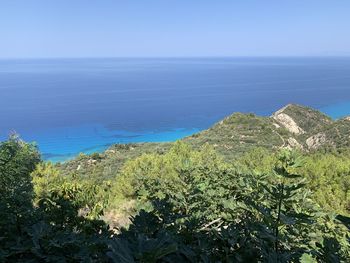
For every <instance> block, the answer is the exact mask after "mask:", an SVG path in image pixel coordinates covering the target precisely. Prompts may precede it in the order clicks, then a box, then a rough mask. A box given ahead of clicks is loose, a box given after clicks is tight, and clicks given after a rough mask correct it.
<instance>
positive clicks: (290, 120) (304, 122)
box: [58, 104, 350, 178]
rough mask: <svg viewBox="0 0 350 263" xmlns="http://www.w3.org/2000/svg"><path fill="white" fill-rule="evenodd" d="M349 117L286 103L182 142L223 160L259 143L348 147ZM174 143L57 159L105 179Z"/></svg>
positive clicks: (236, 117)
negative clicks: (208, 150)
mask: <svg viewBox="0 0 350 263" xmlns="http://www.w3.org/2000/svg"><path fill="white" fill-rule="evenodd" d="M349 134H350V118H349V117H346V118H342V119H339V120H332V119H331V118H330V117H329V116H327V115H325V114H323V113H321V112H320V111H318V110H315V109H312V108H309V107H305V106H301V105H297V104H288V105H286V106H285V107H283V108H281V109H280V110H277V111H276V112H275V113H274V114H272V115H271V116H268V117H263V116H257V115H255V114H252V113H248V114H243V113H233V114H232V115H230V116H228V117H226V118H224V119H223V120H221V121H219V122H218V123H216V124H215V125H213V126H212V127H211V128H209V129H207V130H204V131H202V132H199V133H196V134H194V135H192V136H189V137H186V138H183V139H182V141H184V142H186V143H188V144H189V145H191V146H192V147H194V148H199V147H200V146H202V145H204V144H210V145H212V146H213V147H214V148H215V149H216V151H217V152H218V153H220V154H221V155H222V156H223V157H224V158H225V159H226V160H232V159H234V158H236V157H239V156H240V155H242V154H243V153H245V152H247V151H249V150H251V149H253V148H256V147H262V148H265V149H268V150H271V151H275V150H278V149H281V148H290V149H298V150H301V151H306V152H310V151H318V150H334V149H338V150H339V149H342V148H344V147H348V146H350V136H349ZM171 145H172V143H137V144H116V145H113V146H111V147H110V148H109V149H108V150H106V151H105V152H103V153H99V154H98V153H95V154H92V155H85V154H81V155H79V156H78V157H76V158H75V159H73V160H71V161H68V162H66V163H63V164H58V166H59V167H60V169H61V170H62V171H64V172H72V171H74V172H76V173H80V174H84V175H86V174H87V173H88V174H95V175H98V177H104V178H107V177H109V176H110V175H111V174H115V173H116V172H118V171H119V169H120V168H121V166H122V165H123V164H124V163H125V161H127V160H129V159H133V158H135V157H138V156H140V155H142V154H144V153H152V152H153V153H164V152H166V151H167V150H168V149H169V148H170V147H171Z"/></svg>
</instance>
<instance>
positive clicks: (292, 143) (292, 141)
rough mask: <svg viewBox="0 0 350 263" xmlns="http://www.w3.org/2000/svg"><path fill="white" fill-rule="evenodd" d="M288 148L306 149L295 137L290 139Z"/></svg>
mask: <svg viewBox="0 0 350 263" xmlns="http://www.w3.org/2000/svg"><path fill="white" fill-rule="evenodd" d="M287 148H290V149H299V150H302V149H303V148H304V147H303V146H302V145H301V144H300V143H299V142H298V141H297V140H296V139H295V138H293V137H289V138H288V140H287Z"/></svg>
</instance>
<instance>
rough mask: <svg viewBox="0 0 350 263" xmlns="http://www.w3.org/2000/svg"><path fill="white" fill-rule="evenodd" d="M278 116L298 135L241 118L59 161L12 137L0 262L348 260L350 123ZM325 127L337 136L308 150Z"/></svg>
mask: <svg viewBox="0 0 350 263" xmlns="http://www.w3.org/2000/svg"><path fill="white" fill-rule="evenodd" d="M282 113H284V114H288V116H290V117H292V118H293V121H294V122H295V123H296V124H297V125H298V127H300V128H301V129H302V130H303V132H302V133H299V134H297V133H295V132H292V131H291V130H290V126H288V125H287V126H286V127H282V126H283V123H281V119H278V120H279V121H277V120H276V118H263V117H257V116H255V115H252V114H249V115H244V114H234V115H232V116H230V117H228V118H226V119H225V120H223V121H222V122H220V123H218V124H217V125H215V126H214V127H212V128H211V129H209V130H207V131H203V132H201V133H199V134H197V135H194V136H191V137H189V138H185V139H184V140H182V141H178V142H176V143H164V144H163V143H150V144H148V143H144V144H129V145H115V146H113V147H111V148H110V149H109V150H107V151H106V152H105V153H100V154H97V153H96V154H92V155H83V154H82V155H80V156H78V157H77V158H76V159H75V160H73V161H70V162H67V163H63V164H51V163H46V162H43V161H41V160H40V155H39V153H38V151H37V149H36V148H35V146H33V145H31V144H27V143H25V142H23V141H21V140H20V139H19V138H17V137H11V138H10V139H9V140H8V141H5V142H2V143H1V144H0V187H1V188H0V189H2V191H0V198H1V199H0V262H123V263H124V262H125V263H129V262H305V263H306V262H349V261H350V244H349V241H350V232H349V227H350V218H349V216H350V192H349V189H350V183H349V182H348V181H349V176H350V151H349V150H348V149H346V145H347V144H346V143H345V142H344V143H343V142H340V141H341V140H343V139H342V138H345V137H346V136H348V135H347V134H346V135H345V134H342V133H343V132H346V131H347V127H348V126H347V122H348V121H347V120H345V119H344V120H341V121H337V122H333V121H331V120H329V119H328V118H327V117H326V116H324V115H322V116H323V117H320V118H321V119H320V120H321V121H320V123H317V116H319V113H318V112H316V111H313V110H312V109H308V108H305V110H304V108H302V107H300V106H294V105H291V106H288V107H287V108H285V109H283V110H282ZM303 113H305V116H308V117H307V118H304V119H302V116H303ZM293 114H296V115H293ZM298 116H299V117H298ZM300 116H301V117H300ZM297 117H298V118H299V119H297ZM349 123H350V122H349ZM335 127H336V128H335ZM327 129H329V130H331V131H332V132H334V129H337V131H338V133H337V134H333V135H332V137H331V136H330V135H327V134H328V133H329V132H330V131H329V130H327ZM320 132H322V133H324V134H326V139H327V140H328V138H331V139H329V140H331V141H324V140H323V139H322V140H314V141H313V143H314V144H312V145H313V146H314V145H315V143H316V144H317V145H318V147H313V148H312V149H311V148H307V147H308V146H307V145H308V144H307V142H306V140H307V139H308V138H310V136H314V135H315V134H318V133H320ZM290 138H294V139H295V140H297V141H298V143H299V144H300V145H301V146H302V147H299V146H298V147H296V146H295V145H296V144H294V146H295V147H293V146H292V145H291V144H292V143H290V142H291V141H292V140H290ZM322 138H324V136H322ZM335 138H336V139H335ZM303 140H304V141H303ZM337 140H339V143H338V142H337ZM288 141H289V142H288ZM309 144H310V140H309ZM310 145H311V144H310ZM323 146H325V147H323ZM290 148H296V149H294V150H291V149H290Z"/></svg>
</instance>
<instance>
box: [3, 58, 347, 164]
mask: <svg viewBox="0 0 350 263" xmlns="http://www.w3.org/2000/svg"><path fill="white" fill-rule="evenodd" d="M287 103H299V104H304V105H308V106H311V107H315V108H318V109H320V110H321V111H323V112H325V113H327V114H330V115H331V116H332V117H333V118H339V117H342V116H345V115H349V114H350V58H346V57H344V58H341V57H328V58H321V57H319V58H317V57H313V58H162V59H156V58H155V59H151V58H147V59H142V58H139V59H137V58H130V59H126V58H119V59H117V58H116V59H113V58H110V59H102V58H101V59H37V60H35V59H27V60H0V140H3V139H5V138H6V137H7V136H8V134H10V133H11V132H12V131H16V132H17V133H19V134H20V135H21V137H22V138H23V139H25V140H28V141H36V142H37V144H38V146H39V148H40V150H41V151H42V153H43V156H44V158H45V159H48V160H52V161H62V160H66V159H69V158H71V157H73V156H74V155H76V154H78V153H79V152H86V153H89V152H93V151H101V150H104V149H106V148H107V147H108V146H109V145H111V144H113V143H128V142H154V141H173V140H176V139H179V138H182V137H184V136H187V135H190V134H193V133H195V132H197V131H199V130H202V129H205V128H208V127H209V126H211V125H212V124H213V123H215V122H216V121H218V120H220V119H221V118H223V117H225V116H226V115H229V114H231V113H232V112H236V111H240V112H254V113H256V114H261V115H269V114H271V113H272V112H274V111H275V110H277V109H279V108H280V107H282V106H284V105H285V104H287Z"/></svg>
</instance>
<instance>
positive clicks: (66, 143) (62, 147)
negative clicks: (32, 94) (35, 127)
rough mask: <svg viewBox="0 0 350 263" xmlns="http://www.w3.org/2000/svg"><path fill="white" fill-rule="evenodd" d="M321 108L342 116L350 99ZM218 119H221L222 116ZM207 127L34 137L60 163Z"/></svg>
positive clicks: (98, 129) (90, 130)
mask: <svg viewBox="0 0 350 263" xmlns="http://www.w3.org/2000/svg"><path fill="white" fill-rule="evenodd" d="M318 110H320V111H321V112H323V113H325V114H326V115H328V116H330V117H331V118H332V119H340V118H342V117H345V116H348V115H350V102H341V103H336V104H333V105H328V106H325V107H320V108H318ZM257 115H260V114H257ZM262 116H265V115H262ZM217 121H220V119H218V120H217ZM206 128H208V127H206ZM206 128H203V129H198V128H191V129H189V128H187V129H186V128H178V129H171V130H166V131H142V132H139V133H136V132H128V131H120V130H108V129H106V128H104V127H103V126H101V125H91V126H83V127H70V128H66V129H63V130H62V131H61V132H63V134H66V135H62V134H59V132H58V133H57V132H56V133H55V134H54V136H53V137H56V141H55V143H54V144H53V143H50V141H53V139H52V137H50V135H49V134H46V135H44V136H43V137H42V138H40V136H39V140H34V141H36V142H37V143H38V146H39V149H40V151H41V152H42V153H43V159H44V160H45V161H50V162H53V163H57V162H65V161H69V160H71V159H73V158H75V157H77V156H78V155H79V154H80V153H84V154H91V153H94V152H103V151H105V150H106V149H108V148H109V147H110V146H111V145H113V144H125V143H145V142H173V141H176V140H179V139H182V138H184V137H187V136H190V135H193V134H195V133H198V132H200V131H202V130H205V129H206ZM25 139H26V138H25Z"/></svg>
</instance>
